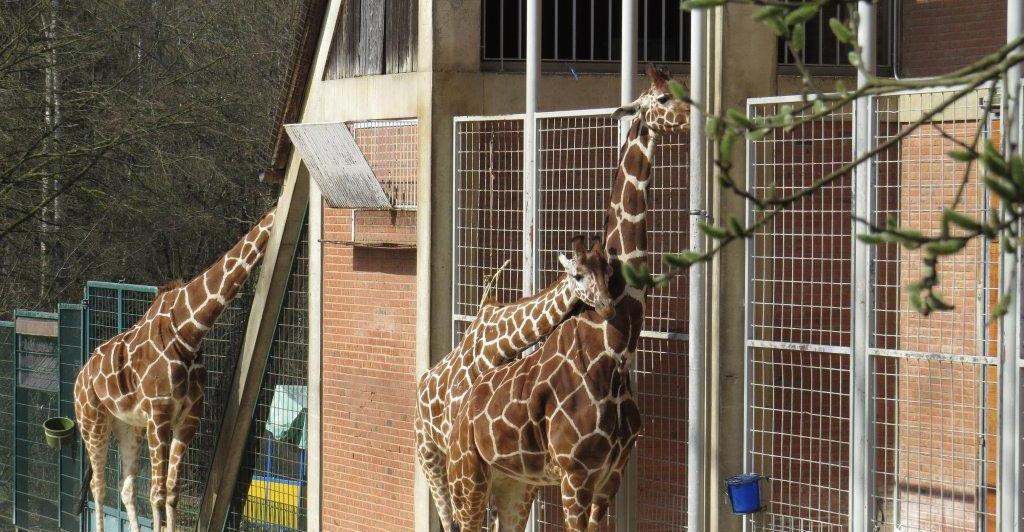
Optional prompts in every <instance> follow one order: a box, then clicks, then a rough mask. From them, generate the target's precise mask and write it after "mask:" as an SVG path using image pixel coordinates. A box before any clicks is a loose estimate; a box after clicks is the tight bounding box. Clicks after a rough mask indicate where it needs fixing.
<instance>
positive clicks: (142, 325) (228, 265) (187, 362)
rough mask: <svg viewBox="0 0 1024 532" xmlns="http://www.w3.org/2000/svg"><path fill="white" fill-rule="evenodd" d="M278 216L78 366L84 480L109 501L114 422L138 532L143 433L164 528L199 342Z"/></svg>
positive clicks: (193, 417) (195, 395) (177, 285)
mask: <svg viewBox="0 0 1024 532" xmlns="http://www.w3.org/2000/svg"><path fill="white" fill-rule="evenodd" d="M273 224H274V212H273V211H271V212H269V213H267V214H266V215H265V216H264V217H263V218H262V219H261V220H260V221H259V223H258V224H257V225H256V226H254V227H253V228H252V229H251V230H250V231H249V232H248V233H247V234H246V235H245V237H244V238H242V240H241V241H239V242H238V243H237V244H235V246H234V247H232V248H231V250H230V251H228V252H227V253H225V254H224V256H223V257H221V258H220V260H218V261H217V262H216V263H214V264H213V265H212V266H210V267H209V268H207V270H206V271H204V272H203V273H202V274H201V275H199V276H198V277H196V278H195V279H193V280H192V281H190V282H189V283H188V284H182V283H181V282H180V281H177V282H174V283H171V284H169V285H166V286H164V287H162V288H161V289H160V291H159V293H158V294H157V296H156V298H155V299H154V300H153V303H152V304H151V305H150V306H149V309H148V310H147V311H146V313H145V314H144V315H143V316H142V318H140V319H139V321H138V323H136V324H135V325H134V326H132V327H131V328H130V329H127V330H125V331H124V332H122V333H120V334H118V335H117V336H114V337H113V338H111V339H109V340H107V341H106V342H104V343H103V344H101V345H100V346H99V347H97V348H96V350H95V351H93V353H92V355H91V356H90V357H89V360H88V361H86V363H85V365H84V366H83V367H82V369H81V370H80V371H79V373H78V378H77V379H76V380H75V414H76V416H77V417H78V426H79V428H80V430H81V433H82V440H83V442H84V443H85V450H86V452H87V454H88V457H89V466H90V468H89V471H90V472H92V473H93V474H91V475H87V478H86V479H85V481H84V482H85V483H89V484H90V486H89V487H90V488H91V491H92V496H93V501H94V502H95V503H96V508H97V509H101V508H103V493H104V490H105V488H106V482H105V480H106V477H105V475H104V468H105V467H106V462H107V447H108V445H109V443H110V433H111V432H113V433H114V436H115V437H116V438H117V444H118V451H119V453H120V457H121V502H122V503H123V504H124V507H125V510H126V512H127V513H128V520H129V525H130V527H131V530H132V532H137V531H138V530H139V520H138V512H137V511H136V507H135V478H136V476H137V474H138V469H139V446H140V445H141V442H142V437H143V435H146V436H147V442H148V444H149V459H150V466H151V468H152V470H151V476H150V479H151V486H150V490H149V498H150V505H151V506H152V510H153V530H154V532H160V530H161V523H162V521H161V517H163V514H166V529H167V530H174V509H175V507H176V506H177V503H178V489H179V485H178V475H179V474H180V472H181V469H180V468H181V461H182V458H183V457H184V455H185V451H186V450H187V448H188V444H189V442H190V441H191V440H192V436H194V435H195V432H196V429H197V428H198V427H199V419H200V417H201V416H202V412H203V394H204V391H205V387H206V369H205V368H204V367H203V364H202V360H201V352H200V344H201V343H202V341H203V338H204V337H205V335H206V333H207V332H208V331H209V330H210V328H211V327H213V324H214V323H215V322H216V321H217V317H218V316H220V314H221V312H223V311H224V309H225V308H226V307H227V305H228V303H230V302H231V300H232V299H233V298H234V297H235V296H236V295H237V294H238V291H239V289H241V287H242V285H243V284H244V283H245V280H246V279H247V278H248V277H249V273H250V272H251V271H252V269H253V267H254V266H256V264H257V263H259V261H260V259H261V258H262V257H263V252H264V250H265V249H266V247H267V242H268V241H269V240H270V230H271V227H272V226H273ZM89 476H91V481H90V479H89V478H88V477H89ZM83 488H84V486H83ZM83 498H84V491H83ZM95 513H96V532H103V512H102V511H97V512H95Z"/></svg>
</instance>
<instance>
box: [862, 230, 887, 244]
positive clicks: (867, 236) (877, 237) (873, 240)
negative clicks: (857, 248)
mask: <svg viewBox="0 0 1024 532" xmlns="http://www.w3.org/2000/svg"><path fill="white" fill-rule="evenodd" d="M857 240H860V241H861V242H863V243H865V244H870V245H872V246H875V245H878V244H885V243H886V242H889V241H890V239H888V238H886V236H885V233H861V234H859V235H857Z"/></svg>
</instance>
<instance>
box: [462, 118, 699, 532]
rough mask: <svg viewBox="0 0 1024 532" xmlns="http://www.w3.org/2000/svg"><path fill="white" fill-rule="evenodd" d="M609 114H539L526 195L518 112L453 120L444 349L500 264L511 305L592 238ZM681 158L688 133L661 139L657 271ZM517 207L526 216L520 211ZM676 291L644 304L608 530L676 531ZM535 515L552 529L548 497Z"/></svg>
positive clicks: (680, 177)
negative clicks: (532, 177) (527, 233)
mask: <svg viewBox="0 0 1024 532" xmlns="http://www.w3.org/2000/svg"><path fill="white" fill-rule="evenodd" d="M611 111H612V109H589V110H582V111H569V112H551V113H537V115H536V116H537V139H538V142H537V144H538V146H537V178H536V189H535V190H529V188H530V187H525V188H526V190H524V186H523V179H524V178H523V170H522V154H523V142H522V137H523V131H522V130H523V120H524V117H523V115H507V116H490V117H488V116H484V117H457V118H456V119H455V135H454V137H455V147H454V155H455V157H454V194H455V197H454V202H453V203H454V207H453V210H454V212H453V220H454V222H453V225H454V235H453V236H454V242H453V254H454V256H453V288H454V289H453V301H452V308H453V316H452V326H453V338H452V340H453V343H454V342H457V341H458V340H459V338H460V337H461V334H462V332H463V331H464V329H465V326H466V325H467V324H468V323H469V322H471V321H472V320H473V317H474V315H475V314H476V312H477V304H478V302H479V301H480V296H481V290H482V288H483V280H484V277H485V276H486V275H489V274H491V273H493V272H494V270H495V269H497V268H498V267H499V266H501V264H502V263H503V262H504V261H505V260H506V259H510V260H511V264H513V267H512V268H513V269H512V271H511V272H510V273H508V274H507V275H505V276H503V278H502V279H500V280H499V286H498V292H497V297H498V300H499V301H505V302H510V301H514V300H516V299H518V298H519V297H521V295H522V293H523V286H524V284H525V283H526V282H527V281H532V282H530V283H529V285H532V286H533V287H534V289H535V290H539V289H540V288H541V287H543V286H545V285H546V284H548V283H551V282H554V281H555V280H556V279H557V278H558V277H559V275H560V274H561V269H560V268H559V266H558V262H557V260H556V255H557V253H558V252H568V251H569V247H570V242H571V239H572V237H573V236H574V235H577V234H584V235H595V236H600V235H601V233H602V232H603V230H604V227H603V221H604V212H605V206H606V201H607V196H608V193H609V191H610V188H611V185H612V180H613V178H614V171H615V169H616V167H617V166H618V156H619V146H620V137H619V127H618V122H617V121H615V120H612V119H611V118H610V116H609V115H610V113H611ZM688 158H689V146H688V142H687V137H686V136H682V135H674V136H668V137H664V138H662V139H661V143H660V144H659V147H658V149H657V152H656V156H655V169H654V176H653V178H652V189H651V192H650V206H649V207H650V214H649V215H648V218H647V219H648V220H649V224H650V226H649V245H650V250H651V266H652V268H653V270H654V271H655V272H659V271H661V268H662V263H661V256H662V255H663V254H664V253H666V252H677V251H679V250H681V249H684V248H686V247H687V245H688V236H687V226H688V214H687V213H688V207H687V205H688V203H687V196H686V194H687V187H686V184H687V182H688V177H687V163H688ZM534 198H536V201H532V200H533V199H534ZM527 199H528V200H530V201H524V200H527ZM524 205H533V206H534V208H535V211H534V212H533V213H525V212H524ZM524 214H530V215H531V216H530V217H531V218H532V219H534V220H535V223H536V235H537V242H536V246H535V251H534V254H535V256H536V257H537V260H536V269H535V271H524V269H523V268H522V264H523V259H522V255H523V242H524V227H523V219H524ZM686 291H687V279H686V278H685V276H683V277H680V278H677V279H675V280H674V281H673V282H672V284H670V285H669V286H666V287H663V288H659V289H657V290H655V291H654V292H653V293H652V294H651V295H650V299H649V301H648V309H647V319H646V323H645V326H644V332H643V333H642V339H641V342H640V346H639V349H638V352H637V357H636V362H635V371H634V374H635V377H636V382H637V399H638V402H639V403H640V411H641V413H642V414H643V422H644V426H643V431H642V433H641V435H640V438H639V440H638V442H637V447H636V449H635V450H634V452H633V459H632V460H631V467H630V470H631V471H630V473H629V474H628V475H627V480H626V481H624V482H623V485H622V487H621V489H620V490H619V501H617V503H616V507H615V508H614V510H613V511H612V512H611V516H610V517H609V524H608V528H609V529H620V530H683V529H685V527H686V469H685V466H686V412H687V401H686V398H687V346H686V331H687V315H688V313H687V308H686V302H685V294H686ZM534 515H535V526H536V527H535V529H536V530H559V529H561V527H562V522H563V513H562V506H561V504H560V503H559V496H558V492H557V490H556V489H551V488H549V489H545V490H543V492H542V494H541V497H540V502H539V504H538V505H537V506H536V507H535V513H534Z"/></svg>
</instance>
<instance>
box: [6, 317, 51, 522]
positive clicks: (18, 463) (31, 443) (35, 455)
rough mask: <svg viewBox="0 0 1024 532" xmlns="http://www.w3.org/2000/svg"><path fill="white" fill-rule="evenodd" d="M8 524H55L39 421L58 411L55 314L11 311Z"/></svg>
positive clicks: (47, 450) (48, 465) (48, 453)
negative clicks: (11, 469) (11, 436)
mask: <svg viewBox="0 0 1024 532" xmlns="http://www.w3.org/2000/svg"><path fill="white" fill-rule="evenodd" d="M14 324H15V325H14V327H15V331H14V500H13V503H14V512H13V516H14V526H15V527H16V528H18V529H23V530H57V529H59V527H60V516H59V511H58V506H57V504H58V502H57V501H58V500H59V498H60V484H59V481H58V480H59V478H60V466H59V463H58V460H57V454H58V453H57V451H56V450H54V449H51V448H50V447H48V446H47V445H46V441H45V440H44V439H43V434H42V425H43V422H44V421H46V420H47V419H48V418H51V417H54V416H56V415H58V407H59V405H58V391H59V389H58V380H59V379H58V349H57V315H56V314H53V313H48V312H30V311H24V310H19V311H15V313H14Z"/></svg>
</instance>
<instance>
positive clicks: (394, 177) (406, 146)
mask: <svg viewBox="0 0 1024 532" xmlns="http://www.w3.org/2000/svg"><path fill="white" fill-rule="evenodd" d="M348 127H349V129H350V130H351V131H352V137H353V138H354V139H355V141H356V145H357V146H359V149H360V150H361V151H362V152H363V155H364V156H365V157H366V162H367V163H369V165H370V167H371V168H373V173H374V174H375V175H376V176H377V179H378V180H380V184H381V186H382V187H383V188H384V193H385V194H387V196H388V198H389V199H390V200H391V204H392V205H393V206H394V207H395V208H397V209H415V208H416V174H417V170H418V168H419V160H418V158H417V154H416V147H417V146H418V145H419V139H418V136H419V133H418V132H419V128H418V127H417V121H416V120H415V119H409V120H368V121H362V122H351V123H349V124H348Z"/></svg>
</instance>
